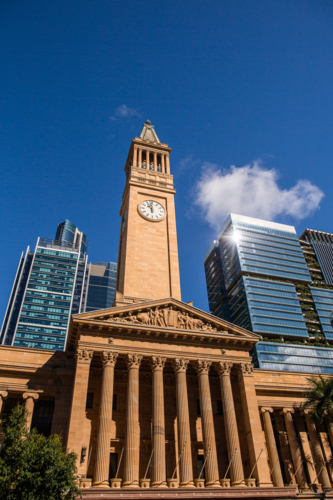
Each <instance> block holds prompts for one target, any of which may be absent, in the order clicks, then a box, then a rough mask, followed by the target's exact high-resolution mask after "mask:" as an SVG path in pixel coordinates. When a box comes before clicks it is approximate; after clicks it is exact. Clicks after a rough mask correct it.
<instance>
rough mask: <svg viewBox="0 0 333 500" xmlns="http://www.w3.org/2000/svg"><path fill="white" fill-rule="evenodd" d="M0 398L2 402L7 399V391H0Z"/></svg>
mask: <svg viewBox="0 0 333 500" xmlns="http://www.w3.org/2000/svg"><path fill="white" fill-rule="evenodd" d="M0 398H1V399H2V401H4V400H5V399H7V398H8V392H7V391H0Z"/></svg>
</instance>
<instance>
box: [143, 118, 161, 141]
mask: <svg viewBox="0 0 333 500" xmlns="http://www.w3.org/2000/svg"><path fill="white" fill-rule="evenodd" d="M140 139H143V140H144V141H150V142H157V143H158V144H161V141H160V140H159V138H158V137H157V134H156V132H155V128H154V125H152V124H151V121H150V120H146V121H145V122H144V124H143V127H142V130H141V134H140Z"/></svg>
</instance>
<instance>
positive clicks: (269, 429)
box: [260, 408, 284, 488]
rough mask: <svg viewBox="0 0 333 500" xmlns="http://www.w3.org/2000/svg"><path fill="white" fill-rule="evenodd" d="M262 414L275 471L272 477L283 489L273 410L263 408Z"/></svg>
mask: <svg viewBox="0 0 333 500" xmlns="http://www.w3.org/2000/svg"><path fill="white" fill-rule="evenodd" d="M260 411H261V413H262V416H263V421H264V427H265V434H266V442H267V448H268V454H269V460H270V463H271V469H273V472H272V476H273V481H274V484H275V486H279V487H281V488H283V486H284V482H283V477H282V472H281V467H280V460H279V454H278V451H277V447H276V442H275V436H274V431H273V426H272V420H271V415H270V414H271V413H273V408H261V410H260Z"/></svg>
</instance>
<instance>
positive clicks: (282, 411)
mask: <svg viewBox="0 0 333 500" xmlns="http://www.w3.org/2000/svg"><path fill="white" fill-rule="evenodd" d="M287 413H295V410H294V408H283V410H281V411H280V415H286V414H287Z"/></svg>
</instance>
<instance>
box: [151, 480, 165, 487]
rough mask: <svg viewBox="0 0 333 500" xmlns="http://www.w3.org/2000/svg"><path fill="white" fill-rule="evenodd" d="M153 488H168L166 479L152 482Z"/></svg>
mask: <svg viewBox="0 0 333 500" xmlns="http://www.w3.org/2000/svg"><path fill="white" fill-rule="evenodd" d="M151 487H152V488H167V487H168V485H167V482H166V481H155V482H154V483H151Z"/></svg>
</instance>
